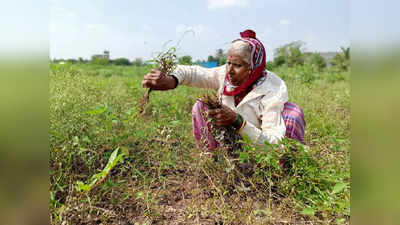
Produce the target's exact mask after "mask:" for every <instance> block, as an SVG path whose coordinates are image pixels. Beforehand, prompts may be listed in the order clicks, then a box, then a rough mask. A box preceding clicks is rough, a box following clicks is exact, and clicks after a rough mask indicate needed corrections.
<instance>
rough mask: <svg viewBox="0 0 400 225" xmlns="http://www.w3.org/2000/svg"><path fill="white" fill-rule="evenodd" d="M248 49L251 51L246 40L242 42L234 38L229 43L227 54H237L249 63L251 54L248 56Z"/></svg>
mask: <svg viewBox="0 0 400 225" xmlns="http://www.w3.org/2000/svg"><path fill="white" fill-rule="evenodd" d="M250 51H251V49H250V46H249V44H247V43H246V42H244V41H242V40H236V41H234V42H232V43H231V44H230V45H229V48H228V55H229V54H235V55H238V56H240V57H241V58H242V60H243V61H245V62H246V63H248V64H250V60H251V56H250V54H251V52H250Z"/></svg>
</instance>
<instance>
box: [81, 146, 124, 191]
mask: <svg viewBox="0 0 400 225" xmlns="http://www.w3.org/2000/svg"><path fill="white" fill-rule="evenodd" d="M118 151H119V148H117V149H115V150H114V151H113V153H111V156H110V158H109V159H108V163H107V165H106V166H105V167H104V169H103V170H102V171H101V172H100V173H96V174H94V175H93V176H92V177H91V178H90V180H89V184H84V183H83V182H82V181H77V182H76V185H77V186H76V189H77V190H78V191H86V192H89V191H90V190H91V189H92V188H93V187H94V186H95V185H96V183H97V182H98V181H101V180H103V179H104V178H105V177H106V176H107V175H108V173H109V172H110V171H111V170H112V168H114V167H115V165H117V163H118V162H119V161H120V160H121V159H122V157H124V156H125V154H126V153H124V150H122V153H121V154H119V155H117V154H118Z"/></svg>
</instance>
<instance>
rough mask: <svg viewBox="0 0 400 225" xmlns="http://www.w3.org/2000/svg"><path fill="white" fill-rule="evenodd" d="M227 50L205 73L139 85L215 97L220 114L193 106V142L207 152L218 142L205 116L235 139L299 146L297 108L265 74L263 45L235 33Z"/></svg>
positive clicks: (155, 75) (186, 69)
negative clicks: (190, 89) (203, 91)
mask: <svg viewBox="0 0 400 225" xmlns="http://www.w3.org/2000/svg"><path fill="white" fill-rule="evenodd" d="M240 36H241V37H240V38H239V39H236V40H234V41H232V43H231V44H230V46H229V48H228V51H227V63H226V65H223V66H220V67H217V68H212V69H207V68H202V67H200V66H181V65H179V66H178V67H177V68H176V69H175V71H174V72H173V73H172V74H170V75H168V76H162V75H161V73H160V71H157V70H152V71H151V72H150V73H148V74H147V75H145V76H144V79H143V81H142V86H143V87H146V88H152V89H154V90H169V89H174V88H176V86H177V85H178V84H179V85H189V86H195V87H201V88H211V89H215V90H217V92H218V97H219V99H220V102H221V103H222V107H221V108H220V109H214V110H211V109H207V106H206V105H205V104H203V103H202V102H201V101H197V102H196V103H195V105H194V106H193V110H192V116H193V134H194V136H195V138H196V140H197V141H198V142H199V143H200V140H203V139H206V140H208V146H207V147H208V149H209V150H213V149H214V148H216V147H217V146H218V145H219V143H218V142H217V141H216V140H215V138H213V137H212V135H211V134H210V132H209V131H208V129H204V128H206V127H207V122H206V121H207V118H204V117H203V116H202V115H203V114H202V113H201V112H202V111H207V112H208V116H209V117H211V118H214V121H215V124H216V125H218V126H233V127H234V128H235V129H236V131H237V132H238V133H239V134H240V135H245V134H246V135H248V136H249V137H250V139H251V140H252V141H253V142H254V143H256V144H259V145H263V144H264V142H268V143H271V144H277V143H279V141H280V140H282V138H283V137H284V136H285V135H286V136H287V137H289V138H295V139H297V140H299V141H300V142H303V137H304V129H305V121H304V115H303V112H302V111H301V109H300V108H299V107H298V106H297V105H295V104H293V103H289V102H288V93H287V88H286V85H285V83H284V82H283V80H281V79H280V78H279V77H278V76H277V75H275V74H274V73H272V72H269V71H266V70H265V64H266V56H265V49H264V46H263V45H262V43H261V42H260V41H259V40H258V39H257V38H256V34H255V32H254V31H252V30H246V31H244V32H241V33H240Z"/></svg>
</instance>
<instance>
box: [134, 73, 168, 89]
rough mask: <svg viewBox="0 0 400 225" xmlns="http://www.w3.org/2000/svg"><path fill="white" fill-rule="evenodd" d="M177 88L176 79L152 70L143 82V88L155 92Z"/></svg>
mask: <svg viewBox="0 0 400 225" xmlns="http://www.w3.org/2000/svg"><path fill="white" fill-rule="evenodd" d="M175 86H176V83H175V79H174V78H173V77H172V76H165V75H164V74H162V73H161V71H159V70H151V71H150V72H149V73H148V74H146V75H145V76H144V77H143V81H142V87H144V88H152V89H153V90H169V89H174V88H175Z"/></svg>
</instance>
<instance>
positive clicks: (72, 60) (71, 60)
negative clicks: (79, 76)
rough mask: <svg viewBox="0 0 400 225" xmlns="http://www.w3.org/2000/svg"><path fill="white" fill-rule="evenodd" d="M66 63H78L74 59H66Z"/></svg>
mask: <svg viewBox="0 0 400 225" xmlns="http://www.w3.org/2000/svg"><path fill="white" fill-rule="evenodd" d="M67 62H69V63H71V64H76V63H77V62H78V60H76V59H67Z"/></svg>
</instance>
